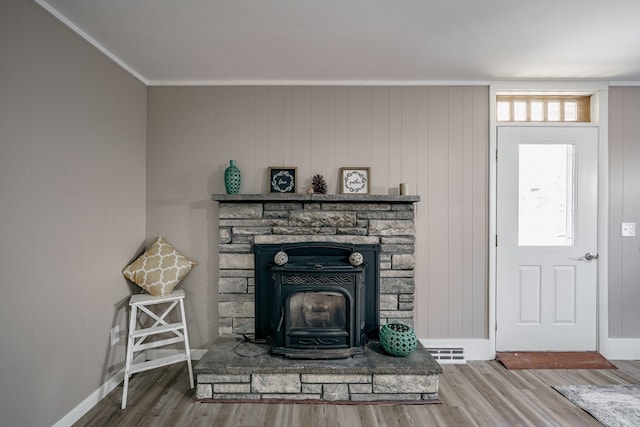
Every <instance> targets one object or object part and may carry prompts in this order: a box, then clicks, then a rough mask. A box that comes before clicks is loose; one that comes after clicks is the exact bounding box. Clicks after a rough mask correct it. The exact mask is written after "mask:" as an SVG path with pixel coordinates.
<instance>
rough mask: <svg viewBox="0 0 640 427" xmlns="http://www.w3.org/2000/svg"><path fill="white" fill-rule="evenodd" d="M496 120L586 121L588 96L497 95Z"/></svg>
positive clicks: (589, 118) (589, 100) (589, 119)
mask: <svg viewBox="0 0 640 427" xmlns="http://www.w3.org/2000/svg"><path fill="white" fill-rule="evenodd" d="M496 104H497V105H496V107H497V108H496V118H497V120H498V121H499V122H555V123H562V122H582V123H584V122H590V121H591V96H589V95H497V96H496Z"/></svg>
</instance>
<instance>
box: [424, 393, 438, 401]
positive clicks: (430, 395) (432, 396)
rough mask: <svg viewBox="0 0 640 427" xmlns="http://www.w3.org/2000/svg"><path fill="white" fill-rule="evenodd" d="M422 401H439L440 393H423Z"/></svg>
mask: <svg viewBox="0 0 640 427" xmlns="http://www.w3.org/2000/svg"><path fill="white" fill-rule="evenodd" d="M422 400H438V393H422Z"/></svg>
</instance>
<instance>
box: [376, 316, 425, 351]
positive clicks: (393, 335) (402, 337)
mask: <svg viewBox="0 0 640 427" xmlns="http://www.w3.org/2000/svg"><path fill="white" fill-rule="evenodd" d="M379 336H380V345H382V348H384V349H385V351H386V352H387V353H389V354H390V355H392V356H408V355H410V354H411V353H413V351H414V350H415V349H416V346H417V345H418V338H417V337H416V333H415V332H414V331H413V329H412V328H411V327H410V326H408V325H405V324H404V323H394V322H392V323H387V324H386V325H382V327H381V328H380V334H379Z"/></svg>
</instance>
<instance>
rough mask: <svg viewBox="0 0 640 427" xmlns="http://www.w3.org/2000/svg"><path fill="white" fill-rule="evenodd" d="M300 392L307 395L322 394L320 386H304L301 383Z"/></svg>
mask: <svg viewBox="0 0 640 427" xmlns="http://www.w3.org/2000/svg"><path fill="white" fill-rule="evenodd" d="M302 392H303V393H307V394H313V393H315V394H318V395H320V394H322V384H305V383H302Z"/></svg>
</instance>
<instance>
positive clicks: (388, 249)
mask: <svg viewBox="0 0 640 427" xmlns="http://www.w3.org/2000/svg"><path fill="white" fill-rule="evenodd" d="M380 250H381V251H382V252H384V253H390V254H412V253H414V252H415V246H414V245H395V244H394V245H389V244H386V245H380Z"/></svg>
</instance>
